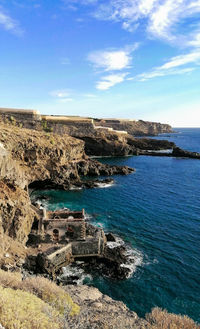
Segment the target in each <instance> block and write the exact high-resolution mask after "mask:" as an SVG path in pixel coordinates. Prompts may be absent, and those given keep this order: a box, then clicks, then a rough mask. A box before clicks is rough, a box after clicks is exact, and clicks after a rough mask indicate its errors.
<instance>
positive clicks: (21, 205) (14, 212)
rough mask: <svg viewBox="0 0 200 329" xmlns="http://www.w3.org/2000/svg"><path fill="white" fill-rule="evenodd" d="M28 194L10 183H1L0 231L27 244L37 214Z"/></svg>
mask: <svg viewBox="0 0 200 329" xmlns="http://www.w3.org/2000/svg"><path fill="white" fill-rule="evenodd" d="M30 206H31V202H30V199H29V196H28V193H27V192H26V191H25V190H23V189H21V188H19V187H17V186H16V185H11V184H10V183H5V182H3V181H0V229H1V231H2V232H4V233H5V234H7V235H8V236H10V237H12V238H14V239H16V240H17V241H19V242H21V243H23V244H24V243H26V241H27V237H28V234H29V233H30V230H31V226H32V222H33V219H34V216H35V215H36V214H35V212H34V211H33V210H32V209H31V207H30Z"/></svg>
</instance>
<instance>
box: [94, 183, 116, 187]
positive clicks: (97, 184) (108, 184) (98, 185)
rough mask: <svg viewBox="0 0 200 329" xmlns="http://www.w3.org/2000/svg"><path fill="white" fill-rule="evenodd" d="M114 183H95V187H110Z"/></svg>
mask: <svg viewBox="0 0 200 329" xmlns="http://www.w3.org/2000/svg"><path fill="white" fill-rule="evenodd" d="M113 185H114V183H113V182H112V183H101V182H100V183H96V186H95V187H98V188H106V187H111V186H113Z"/></svg>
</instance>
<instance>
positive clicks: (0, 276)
mask: <svg viewBox="0 0 200 329" xmlns="http://www.w3.org/2000/svg"><path fill="white" fill-rule="evenodd" d="M0 286H2V287H3V288H12V289H21V287H22V278H21V274H20V273H17V272H14V273H11V272H5V271H2V270H1V269H0Z"/></svg>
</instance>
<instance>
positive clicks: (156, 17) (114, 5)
mask: <svg viewBox="0 0 200 329" xmlns="http://www.w3.org/2000/svg"><path fill="white" fill-rule="evenodd" d="M67 2H68V1H67ZM72 2H73V3H77V0H72ZM78 2H79V4H81V5H90V6H91V4H92V5H94V4H95V9H94V8H93V16H94V17H95V18H97V19H99V20H111V21H115V22H118V23H121V26H122V28H123V29H125V30H127V31H129V32H134V31H135V30H136V29H137V28H138V27H140V26H141V25H142V27H145V29H144V30H146V32H147V34H148V35H150V36H151V37H152V36H153V37H156V38H161V39H165V40H167V41H169V42H173V43H174V44H177V42H179V40H182V39H184V40H185V41H186V42H185V45H187V41H189V40H190V32H189V30H190V29H188V32H187V33H186V35H185V32H184V33H183V34H182V35H181V34H180V29H179V27H181V25H182V24H184V23H185V22H186V20H187V19H189V20H190V21H188V22H189V25H190V27H191V29H192V30H193V34H194V40H195V34H196V33H197V31H196V27H195V25H192V23H191V18H192V17H195V16H196V15H198V14H199V13H200V1H199V0H193V1H191V0H101V1H100V0H99V1H97V0H79V1H78ZM193 45H194V46H195V42H194V43H193Z"/></svg>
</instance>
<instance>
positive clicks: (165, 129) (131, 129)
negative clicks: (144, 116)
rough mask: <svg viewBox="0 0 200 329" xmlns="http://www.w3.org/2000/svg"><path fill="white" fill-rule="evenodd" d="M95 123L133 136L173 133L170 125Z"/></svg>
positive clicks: (136, 122)
mask: <svg viewBox="0 0 200 329" xmlns="http://www.w3.org/2000/svg"><path fill="white" fill-rule="evenodd" d="M94 123H95V125H97V126H104V127H111V128H113V129H115V130H123V131H127V132H128V134H130V135H133V136H156V135H158V134H163V133H171V132H173V131H172V127H171V126H170V125H168V124H162V123H159V122H150V121H143V120H128V119H127V120H126V119H94Z"/></svg>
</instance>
